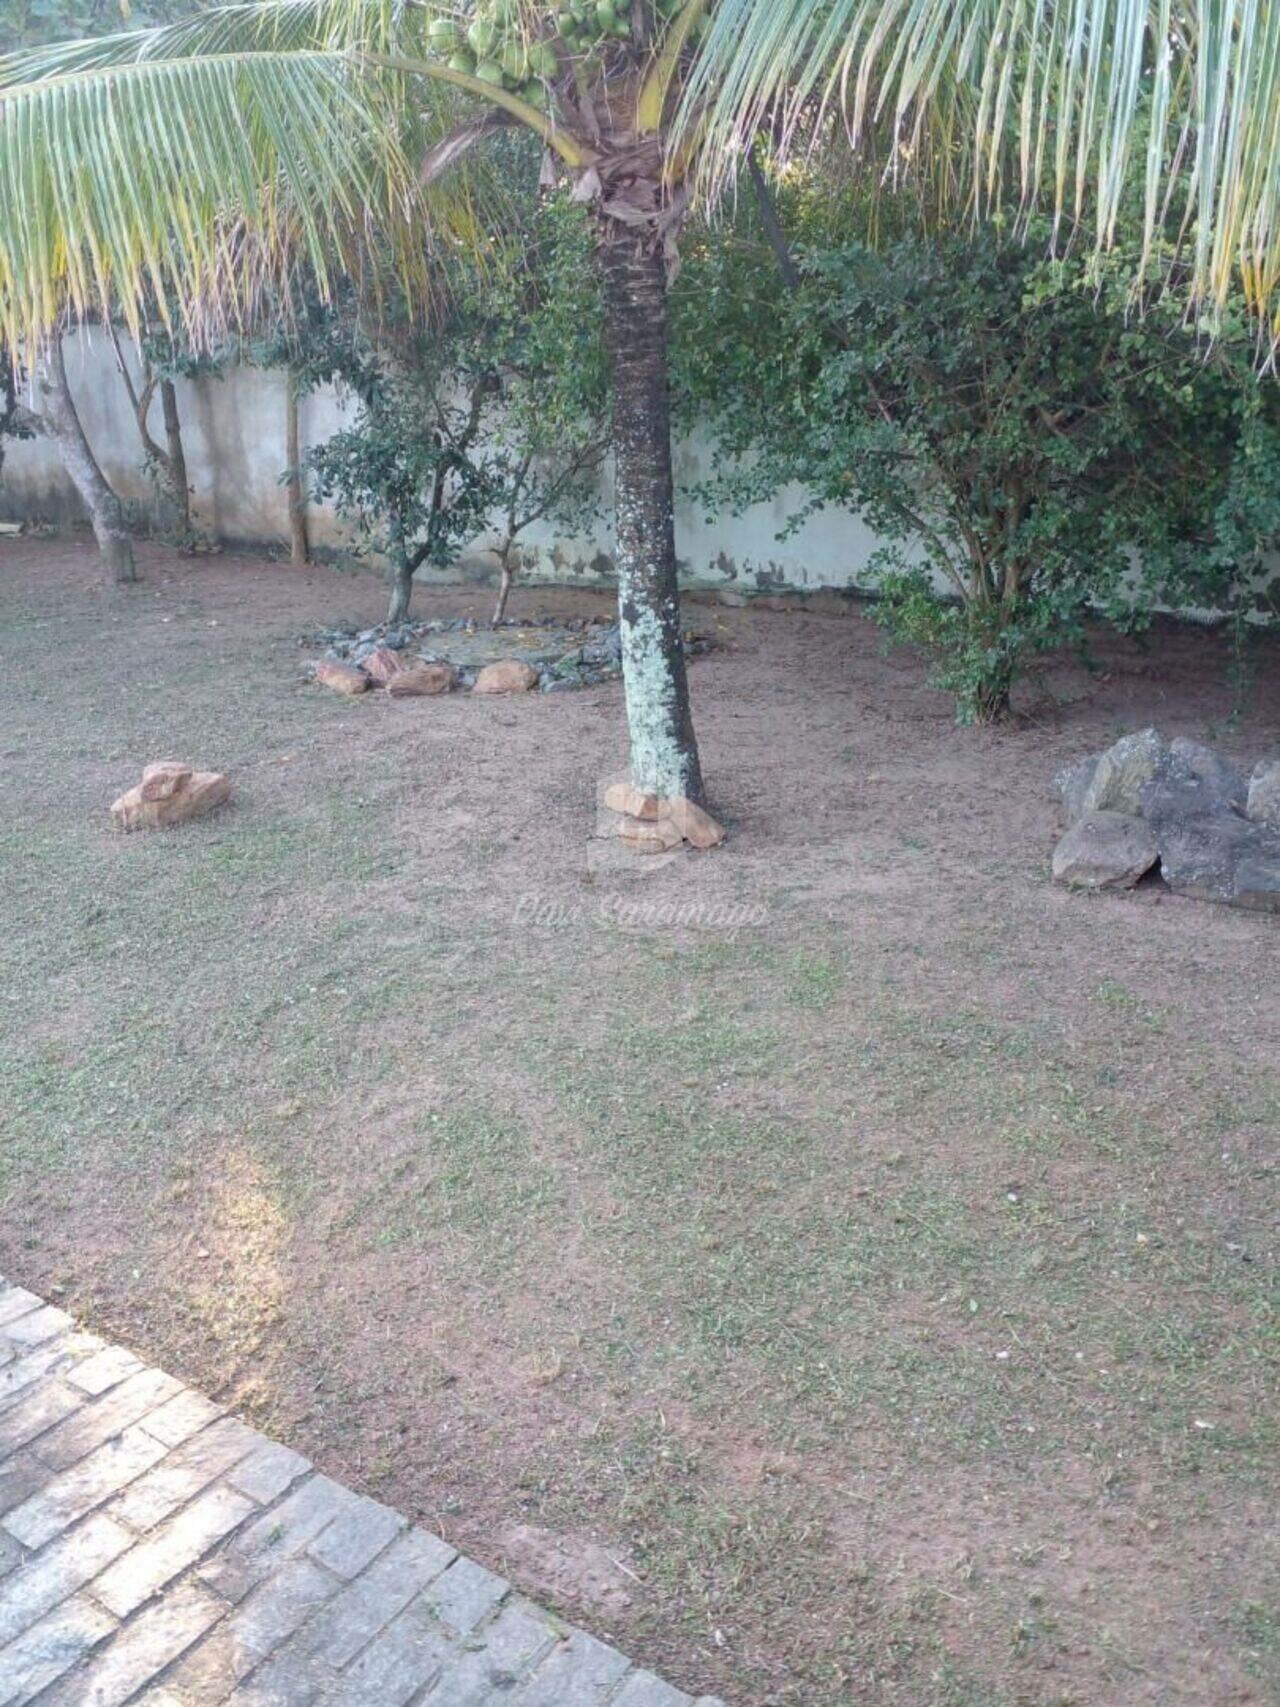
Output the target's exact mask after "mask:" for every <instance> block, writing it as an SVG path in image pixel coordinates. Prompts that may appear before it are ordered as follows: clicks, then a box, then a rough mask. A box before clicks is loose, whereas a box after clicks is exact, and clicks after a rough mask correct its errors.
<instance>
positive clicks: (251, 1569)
mask: <svg viewBox="0 0 1280 1707" xmlns="http://www.w3.org/2000/svg"><path fill="white" fill-rule="evenodd" d="M690 1699H691V1698H690V1697H689V1696H687V1695H685V1694H683V1693H682V1692H681V1691H680V1690H678V1689H673V1688H672V1687H671V1686H670V1685H669V1684H666V1683H663V1682H662V1681H661V1680H660V1679H659V1678H657V1677H655V1676H654V1675H653V1674H652V1672H646V1671H641V1670H639V1669H638V1668H637V1667H635V1666H633V1665H632V1664H631V1662H630V1661H629V1660H628V1659H626V1658H625V1656H624V1655H622V1654H620V1653H618V1651H617V1650H616V1649H615V1648H610V1647H606V1646H605V1644H604V1643H603V1642H598V1641H596V1640H595V1639H594V1637H591V1636H588V1635H586V1634H585V1632H583V1631H581V1630H574V1629H572V1628H570V1627H569V1626H567V1625H565V1624H563V1623H561V1622H560V1621H559V1620H558V1619H556V1618H554V1617H552V1615H551V1614H550V1613H549V1612H544V1611H543V1610H542V1609H541V1608H540V1607H537V1606H534V1605H533V1604H532V1603H531V1602H529V1601H527V1600H525V1599H524V1598H523V1597H522V1596H521V1595H519V1594H517V1593H516V1592H515V1591H514V1590H513V1589H512V1587H511V1585H510V1583H508V1582H506V1581H504V1580H503V1578H501V1577H498V1576H495V1575H494V1574H493V1572H492V1571H486V1570H485V1569H484V1568H483V1567H482V1566H480V1565H477V1564H474V1563H473V1562H472V1561H471V1560H470V1559H467V1558H464V1557H463V1556H462V1555H461V1554H459V1553H457V1552H455V1551H454V1549H453V1548H452V1547H450V1546H448V1545H447V1544H446V1543H445V1542H443V1541H441V1540H440V1539H439V1537H438V1536H435V1535H432V1534H430V1533H429V1532H428V1531H427V1530H425V1529H413V1528H411V1527H410V1525H409V1523H408V1522H407V1520H406V1519H405V1518H403V1517H401V1516H400V1515H399V1514H398V1513H397V1512H394V1511H391V1510H390V1509H389V1508H388V1507H387V1506H384V1505H379V1504H378V1503H377V1502H376V1501H374V1500H371V1499H366V1498H364V1497H363V1496H362V1495H359V1494H355V1493H352V1492H351V1490H350V1489H348V1488H344V1487H341V1486H339V1484H338V1483H337V1482H333V1481H330V1479H329V1478H328V1477H327V1476H322V1475H320V1474H319V1473H318V1472H317V1471H315V1470H314V1469H313V1468H312V1467H311V1465H310V1464H309V1463H308V1462H307V1460H306V1459H305V1458H303V1457H302V1456H301V1454H299V1453H297V1452H292V1451H290V1449H289V1448H288V1447H287V1446H279V1445H277V1444H276V1443H275V1442H274V1441H271V1440H268V1439H267V1438H266V1437H265V1436H264V1435H261V1434H256V1433H255V1432H254V1431H253V1430H252V1429H251V1428H248V1427H247V1426H246V1425H245V1424H244V1423H242V1422H240V1421H238V1420H237V1419H236V1418H235V1417H231V1416H228V1415H226V1414H225V1412H224V1411H223V1410H222V1409H221V1407H220V1406H218V1405H215V1404H213V1403H212V1402H211V1401H210V1400H208V1399H206V1398H204V1397H202V1395H201V1394H199V1393H196V1392H193V1391H192V1389H191V1388H190V1387H185V1386H183V1384H182V1382H180V1381H176V1380H175V1379H174V1378H173V1376H171V1375H165V1374H164V1373H163V1372H162V1371H161V1370H159V1369H151V1368H149V1367H148V1366H147V1365H146V1364H144V1363H143V1362H142V1360H141V1359H140V1358H137V1357H135V1356H134V1355H133V1354H132V1352H128V1351H125V1350H124V1349H123V1348H122V1347H120V1346H113V1345H108V1344H106V1343H105V1341H103V1340H100V1339H98V1338H97V1337H96V1336H95V1335H93V1334H89V1333H85V1332H84V1331H83V1330H81V1329H80V1328H78V1327H77V1325H76V1324H75V1323H74V1322H73V1321H72V1319H71V1317H70V1316H68V1315H67V1314H66V1312H65V1311H63V1310H59V1309H56V1308H55V1307H54V1306H53V1305H50V1304H46V1303H44V1302H43V1300H42V1299H40V1298H37V1297H36V1296H35V1295H34V1294H33V1293H31V1292H27V1291H24V1290H23V1289H22V1288H21V1287H19V1286H7V1285H6V1284H5V1282H4V1281H3V1280H0V1707H17V1704H18V1703H21V1702H28V1701H30V1702H37V1703H39V1704H40V1707H115V1704H116V1703H123V1702H138V1703H144V1702H145V1703H146V1704H147V1707H205V1704H206V1703H210V1702H223V1701H225V1702H233V1703H235V1704H236V1707H304V1704H307V1703H316V1704H319V1703H342V1704H343V1707H347V1704H350V1707H360V1704H366V1703H367V1704H368V1707H396V1704H397V1703H412V1704H413V1707H418V1704H419V1703H421V1707H499V1704H501V1707H606V1704H607V1707H689V1704H690ZM700 1707H718V1704H716V1703H713V1702H712V1701H711V1698H710V1697H709V1696H708V1697H703V1698H702V1702H701V1704H700Z"/></svg>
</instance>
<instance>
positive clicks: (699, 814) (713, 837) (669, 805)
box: [662, 794, 724, 848]
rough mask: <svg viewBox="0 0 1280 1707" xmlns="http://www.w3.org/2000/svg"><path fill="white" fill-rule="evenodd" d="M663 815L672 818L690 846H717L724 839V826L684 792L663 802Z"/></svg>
mask: <svg viewBox="0 0 1280 1707" xmlns="http://www.w3.org/2000/svg"><path fill="white" fill-rule="evenodd" d="M662 816H663V818H664V819H670V821H671V822H672V823H673V824H674V825H675V827H676V829H677V830H679V832H680V834H681V835H682V836H683V837H684V839H685V841H686V842H688V843H689V845H690V847H694V848H715V847H719V845H720V843H721V842H722V841H723V840H724V826H723V825H722V824H717V823H716V821H715V819H714V818H713V817H712V816H711V814H710V813H709V812H705V811H704V810H703V809H702V807H701V806H699V805H697V804H696V803H695V802H694V801H692V800H686V799H685V797H684V795H683V794H679V795H676V796H674V797H673V798H672V799H670V800H664V801H663V802H662Z"/></svg>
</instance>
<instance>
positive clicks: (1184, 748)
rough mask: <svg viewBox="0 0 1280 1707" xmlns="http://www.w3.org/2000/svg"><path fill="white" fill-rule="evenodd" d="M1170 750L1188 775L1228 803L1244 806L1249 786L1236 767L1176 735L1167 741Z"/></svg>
mask: <svg viewBox="0 0 1280 1707" xmlns="http://www.w3.org/2000/svg"><path fill="white" fill-rule="evenodd" d="M1169 751H1170V752H1171V753H1172V754H1173V756H1174V758H1175V759H1178V760H1179V761H1180V762H1181V763H1182V764H1184V765H1185V766H1186V767H1187V769H1188V770H1189V771H1190V772H1191V774H1192V776H1195V777H1199V779H1200V781H1201V782H1203V783H1204V784H1205V786H1206V787H1208V788H1211V789H1212V790H1213V791H1214V792H1215V793H1216V794H1220V795H1221V796H1222V798H1223V799H1224V800H1226V801H1228V802H1229V803H1230V804H1231V805H1232V806H1239V807H1243V806H1244V803H1245V800H1246V798H1247V797H1248V793H1249V787H1248V784H1247V783H1246V782H1245V780H1244V778H1243V777H1242V776H1241V774H1240V772H1239V771H1238V770H1237V769H1236V767H1235V766H1234V765H1233V764H1231V763H1230V762H1229V761H1228V760H1227V759H1224V758H1223V757H1222V756H1221V754H1219V753H1215V752H1214V750H1213V748H1212V747H1205V746H1202V745H1201V743H1200V742H1199V741H1189V740H1187V738H1186V736H1185V735H1179V736H1178V738H1177V740H1175V741H1170V743H1169Z"/></svg>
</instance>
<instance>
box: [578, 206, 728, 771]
mask: <svg viewBox="0 0 1280 1707" xmlns="http://www.w3.org/2000/svg"><path fill="white" fill-rule="evenodd" d="M599 255H600V265H601V270H602V274H603V279H604V304H605V340H606V344H607V347H608V352H609V364H610V371H611V373H612V378H613V453H614V465H615V521H614V535H615V555H616V565H617V575H618V614H619V619H620V623H621V631H622V674H623V684H624V688H625V694H626V704H627V723H628V727H629V732H630V741H631V775H632V781H633V782H634V783H635V785H636V787H637V788H639V789H641V790H642V791H643V792H645V793H649V794H661V795H668V796H672V795H684V796H685V797H686V798H688V799H690V800H694V801H697V802H699V803H701V802H702V800H703V784H702V770H701V765H700V762H699V758H698V744H697V740H696V738H695V736H694V731H693V716H692V713H691V711H690V707H689V684H688V678H687V675H686V671H685V657H684V639H683V634H682V631H681V623H680V591H679V583H678V578H677V572H676V550H675V525H674V492H673V480H672V472H671V406H670V399H669V396H668V389H667V281H666V263H665V260H664V258H663V255H662V252H661V247H660V245H658V244H657V243H655V242H654V241H653V239H652V238H651V237H649V236H647V235H646V236H641V235H638V234H637V233H636V231H635V230H634V229H628V228H627V227H626V226H623V225H620V224H618V223H617V222H616V221H614V220H611V219H610V218H609V217H608V215H607V214H604V213H602V214H601V216H600V239H599Z"/></svg>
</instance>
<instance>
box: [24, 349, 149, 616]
mask: <svg viewBox="0 0 1280 1707" xmlns="http://www.w3.org/2000/svg"><path fill="white" fill-rule="evenodd" d="M41 389H42V391H43V394H44V404H43V408H42V410H41V414H42V416H43V419H44V423H45V427H46V429H47V431H48V434H49V437H50V438H51V439H52V440H53V442H54V443H55V444H56V445H57V447H58V453H59V455H60V456H61V457H62V462H63V466H64V467H65V469H66V471H67V473H68V474H69V475H70V476H71V480H72V482H73V484H74V485H75V489H76V491H77V492H78V493H79V494H80V497H81V499H82V500H83V502H84V507H85V509H86V510H88V512H89V521H90V523H91V524H92V527H93V533H94V538H95V539H96V540H97V542H98V550H99V552H100V553H101V554H102V561H103V562H104V563H105V564H106V566H107V568H108V569H109V570H110V571H111V577H112V579H113V580H115V581H121V582H127V581H136V580H137V579H138V571H137V567H136V565H135V564H134V561H133V541H132V540H131V539H130V537H129V531H128V529H127V528H126V527H125V525H124V513H123V511H122V510H121V507H120V500H119V498H117V497H116V495H115V493H114V492H113V491H112V490H111V488H110V486H109V485H108V484H107V480H106V476H105V475H104V474H103V472H102V470H101V468H99V466H98V462H97V459H96V457H95V456H94V454H93V450H92V448H91V446H90V444H89V441H88V439H87V438H86V437H85V432H84V428H83V426H82V425H81V423H80V417H79V415H78V414H77V413H76V406H75V402H74V400H73V399H72V396H71V387H70V386H69V385H68V384H67V365H66V362H65V360H64V359H63V354H62V336H61V334H60V333H59V332H56V331H55V332H53V333H51V335H50V337H49V340H48V342H47V344H46V345H45V358H44V361H43V363H42V364H41Z"/></svg>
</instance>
